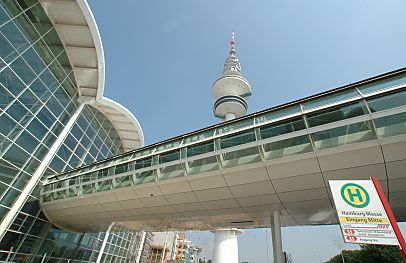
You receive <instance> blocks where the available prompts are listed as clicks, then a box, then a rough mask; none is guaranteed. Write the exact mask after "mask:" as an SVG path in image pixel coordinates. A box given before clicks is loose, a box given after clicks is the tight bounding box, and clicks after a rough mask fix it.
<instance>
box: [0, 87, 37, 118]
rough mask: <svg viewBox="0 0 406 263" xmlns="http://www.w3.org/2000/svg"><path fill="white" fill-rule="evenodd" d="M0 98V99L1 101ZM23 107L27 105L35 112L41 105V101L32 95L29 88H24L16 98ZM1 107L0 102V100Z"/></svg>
mask: <svg viewBox="0 0 406 263" xmlns="http://www.w3.org/2000/svg"><path fill="white" fill-rule="evenodd" d="M1 100H2V99H0V101H1ZM18 100H19V101H21V102H22V103H23V104H24V106H25V107H27V108H28V109H29V110H30V111H31V112H34V113H35V112H36V111H37V110H38V108H39V107H40V106H41V102H40V101H39V100H38V99H37V98H36V97H35V96H34V94H33V93H32V92H31V91H30V90H29V89H26V90H25V91H24V92H23V93H22V94H21V95H20V97H19V98H18ZM0 107H1V102H0Z"/></svg>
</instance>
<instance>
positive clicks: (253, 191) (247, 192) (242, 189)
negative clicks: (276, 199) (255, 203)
mask: <svg viewBox="0 0 406 263" xmlns="http://www.w3.org/2000/svg"><path fill="white" fill-rule="evenodd" d="M229 188H230V191H231V192H232V194H233V196H234V197H244V196H252V195H264V194H272V193H275V190H274V189H273V186H272V183H271V182H270V181H265V182H257V183H250V184H243V185H234V186H230V187H229Z"/></svg>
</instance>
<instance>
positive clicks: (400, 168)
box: [386, 160, 406, 190]
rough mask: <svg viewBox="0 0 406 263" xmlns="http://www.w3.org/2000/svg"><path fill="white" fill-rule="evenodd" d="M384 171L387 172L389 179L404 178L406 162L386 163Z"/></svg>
mask: <svg viewBox="0 0 406 263" xmlns="http://www.w3.org/2000/svg"><path fill="white" fill-rule="evenodd" d="M386 170H387V171H388V178H389V179H400V178H405V177H406V160H400V161H394V162H387V163H386ZM405 190H406V189H405Z"/></svg>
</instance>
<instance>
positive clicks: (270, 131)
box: [260, 117, 306, 139]
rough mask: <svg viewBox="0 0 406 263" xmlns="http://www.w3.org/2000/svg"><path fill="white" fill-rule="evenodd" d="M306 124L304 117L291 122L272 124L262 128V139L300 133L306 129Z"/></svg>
mask: <svg viewBox="0 0 406 263" xmlns="http://www.w3.org/2000/svg"><path fill="white" fill-rule="evenodd" d="M305 128H306V126H305V123H304V120H303V117H299V118H294V119H291V120H287V121H283V122H278V123H272V124H269V125H266V126H263V127H261V128H260V134H261V139H266V138H269V137H274V136H278V135H282V134H287V133H290V132H295V131H300V130H303V129H305Z"/></svg>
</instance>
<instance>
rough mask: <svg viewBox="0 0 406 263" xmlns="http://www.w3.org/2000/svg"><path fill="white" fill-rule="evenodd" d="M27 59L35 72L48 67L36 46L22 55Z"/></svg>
mask: <svg viewBox="0 0 406 263" xmlns="http://www.w3.org/2000/svg"><path fill="white" fill-rule="evenodd" d="M22 56H23V58H24V59H25V61H26V62H27V63H28V65H30V67H31V68H32V69H33V70H34V72H35V73H37V74H39V73H40V72H41V71H42V70H44V68H45V67H46V65H45V63H44V62H43V61H42V59H41V58H40V57H39V56H38V54H37V52H36V51H35V50H34V48H30V49H28V50H27V51H25V52H24V54H23V55H22Z"/></svg>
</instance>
